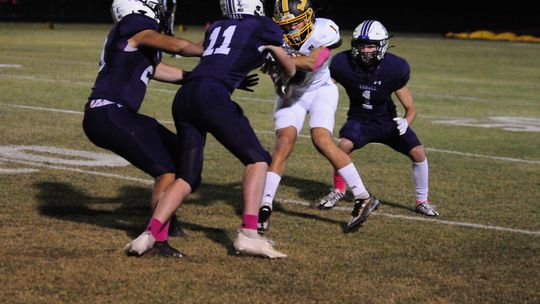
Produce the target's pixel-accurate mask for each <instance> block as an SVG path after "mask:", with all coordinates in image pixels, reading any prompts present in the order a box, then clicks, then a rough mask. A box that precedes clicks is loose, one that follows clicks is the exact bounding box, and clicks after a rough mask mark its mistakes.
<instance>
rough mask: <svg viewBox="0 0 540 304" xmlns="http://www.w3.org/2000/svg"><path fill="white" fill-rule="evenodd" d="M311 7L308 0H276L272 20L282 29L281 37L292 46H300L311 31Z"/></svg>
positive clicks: (312, 18)
mask: <svg viewBox="0 0 540 304" xmlns="http://www.w3.org/2000/svg"><path fill="white" fill-rule="evenodd" d="M313 20H314V14H313V8H312V7H311V3H310V2H309V0H277V1H276V5H275V8H274V22H276V23H277V24H279V25H280V26H281V28H282V29H283V30H284V32H285V33H284V35H283V39H284V40H285V41H286V42H287V44H289V45H290V46H293V47H296V48H298V47H300V46H301V45H302V44H303V43H304V42H305V41H306V40H307V38H308V37H309V35H311V32H312V31H313Z"/></svg>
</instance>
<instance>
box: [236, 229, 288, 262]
mask: <svg viewBox="0 0 540 304" xmlns="http://www.w3.org/2000/svg"><path fill="white" fill-rule="evenodd" d="M253 232H254V233H251V234H250V235H249V236H248V232H245V231H244V229H240V231H238V237H237V238H236V240H235V241H234V248H235V249H236V252H237V253H243V254H248V255H254V256H262V257H267V258H270V259H277V258H286V257H287V255H286V254H284V253H282V252H279V251H276V250H275V249H274V247H273V242H272V241H270V240H268V239H267V238H265V237H261V236H259V235H258V234H257V231H256V230H254V231H253Z"/></svg>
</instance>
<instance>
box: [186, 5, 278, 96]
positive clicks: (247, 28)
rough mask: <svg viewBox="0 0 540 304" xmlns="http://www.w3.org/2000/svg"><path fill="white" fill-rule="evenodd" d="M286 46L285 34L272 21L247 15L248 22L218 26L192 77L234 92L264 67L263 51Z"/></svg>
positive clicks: (207, 39) (214, 26) (226, 22)
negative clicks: (207, 79)
mask: <svg viewBox="0 0 540 304" xmlns="http://www.w3.org/2000/svg"><path fill="white" fill-rule="evenodd" d="M282 44H283V31H282V30H281V28H280V27H279V26H278V25H277V24H276V23H275V22H273V21H272V20H271V19H270V18H268V17H258V16H257V17H255V16H250V15H244V18H242V19H240V20H238V19H223V20H219V21H216V22H214V23H213V24H212V25H211V26H210V28H209V29H208V31H207V32H206V37H205V41H204V53H203V55H202V58H201V61H200V63H199V64H198V65H197V67H196V68H195V69H194V70H193V72H192V73H191V74H190V75H189V76H188V81H191V80H192V79H195V78H198V77H212V78H216V79H219V80H220V81H222V82H224V83H225V84H226V85H227V86H228V87H229V89H230V90H231V91H233V90H234V89H235V88H236V87H238V85H239V84H240V82H241V81H242V80H243V79H244V77H245V76H246V75H247V74H248V73H249V72H250V71H252V70H253V69H255V68H257V67H259V66H260V65H261V64H262V63H263V59H264V57H263V56H261V52H260V50H259V48H260V47H261V46H264V45H278V46H281V45H282Z"/></svg>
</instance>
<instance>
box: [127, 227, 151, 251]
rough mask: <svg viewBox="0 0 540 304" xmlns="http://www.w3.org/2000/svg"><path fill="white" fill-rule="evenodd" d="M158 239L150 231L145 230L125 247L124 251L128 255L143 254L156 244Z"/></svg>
mask: <svg viewBox="0 0 540 304" xmlns="http://www.w3.org/2000/svg"><path fill="white" fill-rule="evenodd" d="M155 242H156V239H155V238H154V236H152V233H150V231H145V232H143V233H141V235H139V237H137V238H136V239H134V240H133V241H131V243H129V244H127V245H126V247H124V252H125V253H126V255H128V256H142V255H143V254H144V253H145V252H146V251H148V250H149V249H151V248H152V247H153V246H154V243H155Z"/></svg>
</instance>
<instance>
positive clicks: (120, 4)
mask: <svg viewBox="0 0 540 304" xmlns="http://www.w3.org/2000/svg"><path fill="white" fill-rule="evenodd" d="M111 13H112V17H113V20H114V22H115V23H116V22H118V21H120V20H121V19H122V18H124V17H125V16H127V15H130V14H141V15H145V16H148V17H150V18H152V19H154V20H156V21H157V22H158V23H159V24H160V25H161V26H167V24H168V22H166V20H165V11H164V10H163V6H162V3H161V1H160V0H114V1H113V3H112V5H111Z"/></svg>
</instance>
